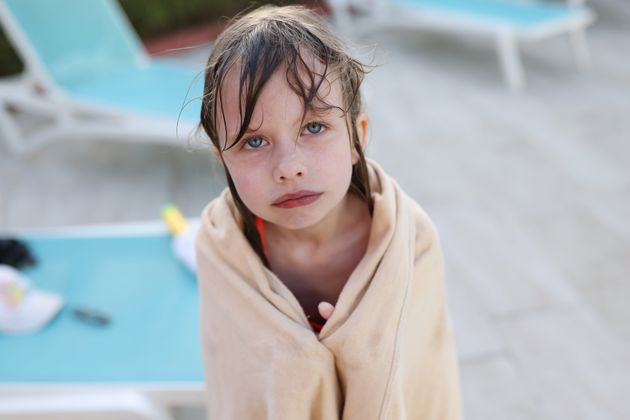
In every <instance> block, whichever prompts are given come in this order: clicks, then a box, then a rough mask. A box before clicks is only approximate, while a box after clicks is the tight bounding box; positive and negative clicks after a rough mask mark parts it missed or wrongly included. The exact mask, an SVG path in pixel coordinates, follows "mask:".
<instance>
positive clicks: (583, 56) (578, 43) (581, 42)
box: [569, 28, 592, 69]
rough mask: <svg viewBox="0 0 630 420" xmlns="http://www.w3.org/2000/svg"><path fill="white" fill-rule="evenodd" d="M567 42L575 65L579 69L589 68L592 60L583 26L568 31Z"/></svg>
mask: <svg viewBox="0 0 630 420" xmlns="http://www.w3.org/2000/svg"><path fill="white" fill-rule="evenodd" d="M569 43H570V44H571V50H572V51H573V58H574V60H575V65H576V66H578V68H580V69H587V68H589V67H590V66H591V63H592V60H591V53H590V51H589V48H588V42H587V41H586V31H584V28H580V29H574V30H572V31H571V32H569Z"/></svg>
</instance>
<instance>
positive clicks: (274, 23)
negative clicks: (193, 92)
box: [201, 6, 373, 265]
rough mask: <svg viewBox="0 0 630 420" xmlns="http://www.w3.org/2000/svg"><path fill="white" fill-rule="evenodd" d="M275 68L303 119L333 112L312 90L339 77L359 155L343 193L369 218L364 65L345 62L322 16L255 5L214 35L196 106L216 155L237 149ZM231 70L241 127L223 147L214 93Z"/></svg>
mask: <svg viewBox="0 0 630 420" xmlns="http://www.w3.org/2000/svg"><path fill="white" fill-rule="evenodd" d="M309 59H310V60H311V61H312V60H313V59H314V60H316V61H317V62H319V63H321V66H314V65H309V64H308V60H309ZM315 67H317V68H315ZM281 68H282V69H286V80H287V83H288V84H289V86H290V87H291V89H292V90H293V91H294V92H295V93H296V95H298V96H299V97H300V98H301V99H302V102H303V104H304V110H303V114H302V118H303V119H304V118H305V116H306V113H307V111H308V110H309V109H314V108H318V109H330V108H333V106H332V105H329V104H327V103H326V102H325V101H324V100H323V99H322V98H321V96H320V92H319V91H320V88H321V87H322V84H324V83H331V79H330V77H331V76H332V77H337V78H338V80H339V82H340V83H339V85H340V86H341V91H342V92H341V93H342V98H343V109H340V111H341V112H342V113H343V115H345V117H346V126H347V128H348V134H349V136H350V139H351V140H352V145H353V147H354V149H355V151H356V153H357V154H358V156H359V159H358V161H357V163H355V164H354V165H353V167H352V178H351V181H350V188H349V191H350V192H352V193H354V194H356V195H357V196H358V197H359V198H361V199H362V200H363V201H365V202H366V204H367V206H368V209H369V211H370V213H372V208H373V203H372V197H371V191H370V184H369V180H368V171H367V164H366V162H365V156H364V154H363V150H362V147H361V142H360V140H359V136H358V133H357V129H356V121H357V118H358V116H359V114H360V112H361V107H362V104H361V95H360V92H359V87H360V86H361V82H362V81H363V78H364V76H365V73H366V67H365V66H364V65H363V64H362V63H360V62H359V61H357V60H356V59H354V58H353V57H352V55H351V54H350V52H349V50H348V47H347V46H346V45H345V43H344V42H343V41H341V39H340V38H339V37H338V36H337V35H335V34H334V32H333V31H332V30H331V29H330V28H329V26H328V24H327V23H326V22H325V21H324V20H323V19H322V18H320V17H319V16H317V15H316V14H315V13H314V12H312V11H310V10H308V9H306V8H304V7H302V6H285V7H274V6H264V7H261V8H259V9H256V10H254V11H251V12H249V13H247V14H244V15H242V16H237V17H236V18H235V20H234V21H233V22H232V23H231V24H230V26H229V27H228V28H227V29H226V30H225V31H224V32H223V33H222V34H221V35H220V36H219V38H218V39H217V40H216V42H215V45H214V48H213V50H212V53H211V54H210V57H209V59H208V63H207V66H206V69H205V85H204V92H203V98H202V104H201V126H202V127H203V129H204V131H205V133H206V134H207V135H208V137H209V138H210V140H211V141H212V143H213V144H214V146H215V147H216V148H217V149H218V150H219V152H220V153H222V152H223V151H225V150H228V149H229V148H231V147H233V146H234V145H235V144H237V143H238V142H239V141H240V140H241V139H242V138H243V136H244V134H245V132H246V130H247V128H248V127H249V124H250V121H251V118H252V115H253V112H254V108H255V107H256V103H257V101H258V98H259V96H260V94H261V92H262V90H263V88H264V87H265V84H266V83H267V82H268V81H269V79H270V78H271V76H272V75H273V74H274V73H275V72H276V71H278V70H279V69H281ZM236 69H239V70H240V78H239V82H240V87H239V98H241V107H240V116H241V126H240V128H239V131H238V134H237V136H236V138H235V139H234V141H233V142H231V143H230V142H229V139H228V133H227V128H226V124H225V110H224V109H223V105H222V104H221V95H222V86H223V83H224V81H225V78H226V76H227V74H228V73H229V72H230V71H235V70H236ZM321 69H323V71H322V70H321ZM219 119H221V121H223V123H224V124H223V126H224V128H225V130H226V131H225V132H224V133H223V134H224V136H225V138H226V143H225V145H223V146H221V144H220V142H219V135H218V132H217V130H218V124H217V122H218V121H219ZM223 166H224V168H225V175H226V178H227V183H228V186H229V188H230V192H231V193H232V196H233V198H234V202H235V204H236V207H237V208H238V210H239V213H240V214H241V216H242V219H243V231H244V234H245V236H246V238H247V239H248V241H249V243H250V244H251V245H252V247H253V248H254V250H255V251H256V252H257V253H258V255H259V256H260V257H261V259H262V260H263V262H264V263H265V264H266V265H268V261H267V259H266V257H265V255H264V253H263V250H262V243H261V239H260V236H259V234H258V230H257V229H256V224H255V219H254V215H253V214H252V212H251V211H250V210H249V209H248V208H247V207H246V206H245V204H244V203H243V201H242V200H241V198H240V197H239V195H238V192H237V191H236V188H235V186H234V182H233V181H232V177H231V176H230V173H229V171H228V169H227V167H226V166H225V165H223Z"/></svg>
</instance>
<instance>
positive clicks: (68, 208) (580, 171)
mask: <svg viewBox="0 0 630 420" xmlns="http://www.w3.org/2000/svg"><path fill="white" fill-rule="evenodd" d="M593 3H594V4H593V5H592V6H593V7H594V8H595V10H596V12H597V14H598V16H599V20H598V22H597V23H596V24H595V25H594V26H593V27H592V28H591V29H590V30H589V31H588V40H589V43H590V46H591V52H592V55H593V66H592V68H591V69H589V70H587V71H579V70H577V69H576V68H575V66H574V64H573V62H572V57H571V54H570V50H569V48H568V46H567V42H566V39H562V38H559V39H554V40H548V41H545V42H541V43H538V44H532V45H528V46H526V47H525V48H524V49H523V61H524V65H525V70H526V76H527V82H528V84H527V86H526V88H525V89H524V90H523V91H522V92H519V93H513V92H510V91H509V90H508V89H507V88H506V87H505V86H504V84H503V83H502V79H501V73H500V69H499V66H498V63H497V59H496V57H495V52H494V48H493V44H492V42H491V41H490V40H487V39H467V40H462V39H461V38H457V37H448V36H437V35H434V34H430V33H424V32H423V33H420V32H412V31H406V32H404V33H402V32H401V33H389V34H386V35H383V34H380V35H374V36H372V37H371V38H370V40H369V42H370V43H371V44H374V45H375V46H376V48H375V50H374V53H373V54H372V53H370V52H369V49H368V48H364V49H361V51H362V54H365V56H366V57H367V56H373V57H374V63H375V64H378V67H376V68H375V69H374V71H373V72H372V73H371V74H370V75H369V76H368V78H367V81H366V83H365V91H364V94H365V97H366V100H367V110H368V113H369V115H370V117H371V122H372V128H371V133H370V138H369V142H368V147H367V154H368V156H370V157H373V158H374V159H376V160H378V161H379V162H380V163H381V164H382V165H383V166H384V168H385V169H386V170H387V171H388V172H389V173H390V174H392V175H393V176H394V177H395V178H396V179H397V180H398V181H399V183H400V184H401V186H402V187H403V188H404V189H405V190H406V191H407V192H408V193H409V194H410V195H411V196H412V197H414V198H415V199H416V200H417V201H418V202H419V203H420V204H421V205H422V206H423V207H424V208H425V209H426V210H427V212H428V213H429V214H430V215H431V217H432V218H433V219H434V221H435V223H436V224H437V227H438V230H439V231H440V234H441V238H442V243H443V247H444V251H445V258H446V266H447V267H446V268H447V287H448V294H449V300H450V308H451V314H452V319H453V324H454V327H455V333H456V340H457V346H458V353H459V357H460V362H461V373H462V389H463V397H464V410H465V415H466V419H468V420H494V419H497V420H504V419H509V420H521V419H523V420H543V419H545V420H546V419H572V420H582V419H583V420H593V419H624V418H630V399H629V398H628V397H627V390H628V389H629V388H630V305H628V304H627V301H628V298H630V222H629V221H628V217H629V215H630V165H629V162H630V43H628V40H630V10H628V9H630V7H629V6H628V5H625V4H622V3H623V2H621V1H617V0H605V1H604V0H602V1H601V2H600V3H597V4H596V3H595V2H593ZM206 55H207V48H201V49H196V50H192V51H188V52H187V53H186V54H185V57H184V58H185V59H186V60H188V61H190V62H191V63H195V64H199V65H201V64H202V63H203V61H204V59H205V56H206ZM223 186H224V181H223V174H222V171H221V169H220V168H219V167H218V166H217V165H216V164H214V163H213V161H212V160H211V157H210V154H209V152H208V151H207V150H203V151H195V152H189V151H186V150H184V149H183V148H176V147H166V146H155V145H146V144H138V145H132V144H126V143H121V142H98V143H90V142H85V143H80V142H59V143H56V144H54V145H51V146H49V147H47V148H45V149H43V150H41V151H39V152H37V153H36V154H35V155H33V156H31V157H29V158H26V159H17V158H15V157H12V156H11V155H10V154H9V153H8V152H7V150H6V148H5V146H4V144H2V143H0V229H20V228H29V229H33V228H44V227H56V226H66V225H83V224H99V223H113V222H131V221H141V220H148V219H157V218H158V217H159V211H160V208H161V206H162V205H163V204H164V203H166V202H173V203H176V204H177V205H178V206H180V208H181V209H182V210H183V212H184V213H185V214H186V215H187V216H193V217H195V216H198V215H199V213H200V212H201V210H202V208H203V206H204V205H205V204H206V203H207V202H208V201H209V200H210V199H211V198H212V197H214V196H216V194H217V193H218V192H219V191H220V190H221V189H222V188H223ZM180 417H182V418H191V419H192V418H196V417H201V414H200V413H196V414H195V413H183V414H181V415H180Z"/></svg>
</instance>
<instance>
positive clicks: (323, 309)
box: [317, 302, 335, 320]
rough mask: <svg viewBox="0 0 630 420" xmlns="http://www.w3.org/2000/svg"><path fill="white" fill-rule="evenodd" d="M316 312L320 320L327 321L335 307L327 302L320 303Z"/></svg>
mask: <svg viewBox="0 0 630 420" xmlns="http://www.w3.org/2000/svg"><path fill="white" fill-rule="evenodd" d="M317 310H318V311H319V314H320V315H321V316H322V318H324V319H326V320H327V319H328V318H330V315H332V313H333V311H334V310H335V307H334V306H333V305H331V304H330V303H328V302H320V303H319V305H317Z"/></svg>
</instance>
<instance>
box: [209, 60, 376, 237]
mask: <svg viewBox="0 0 630 420" xmlns="http://www.w3.org/2000/svg"><path fill="white" fill-rule="evenodd" d="M238 73H239V72H238V71H235V70H234V69H233V70H232V71H230V73H229V74H228V75H227V76H226V78H225V81H224V84H223V90H222V92H223V93H222V98H221V99H222V103H221V105H222V107H223V110H224V112H225V119H226V120H225V123H224V122H223V121H222V117H221V114H220V113H219V115H218V119H219V121H218V122H217V124H218V132H219V133H221V138H220V139H219V144H220V145H221V148H222V149H224V148H225V145H226V144H228V145H231V144H232V142H233V141H234V139H235V138H236V136H237V135H238V131H239V129H240V126H241V117H240V101H239V98H238V92H239V74H238ZM319 95H320V97H321V98H322V100H324V101H325V102H326V103H327V104H329V105H332V106H333V107H339V108H342V107H343V100H342V96H341V88H340V86H339V82H338V81H336V80H334V81H332V82H330V83H329V82H328V81H324V83H323V84H322V87H321V89H320V92H319ZM316 108H317V106H316ZM303 109H304V105H303V104H302V101H301V100H300V97H299V96H298V95H296V94H295V93H294V92H293V90H291V88H290V87H289V85H288V83H287V81H286V76H285V70H284V69H283V68H280V69H279V70H277V71H276V72H275V73H274V74H273V75H272V77H271V78H270V80H269V81H268V82H267V84H266V85H265V87H264V89H263V90H262V92H261V94H260V96H259V99H258V102H257V103H256V106H255V109H254V112H253V116H252V119H251V123H250V125H249V127H248V130H247V132H246V133H245V136H244V137H243V138H242V139H241V140H240V141H239V142H238V143H237V144H236V145H234V146H233V147H231V148H230V149H229V150H225V151H223V152H222V158H223V162H224V164H225V165H226V167H227V170H228V171H229V173H230V175H231V177H232V180H233V181H234V186H235V187H236V190H237V192H238V194H239V196H240V198H241V200H242V201H243V203H244V204H245V205H246V206H247V208H248V209H249V210H250V211H251V212H252V213H254V214H255V215H257V216H258V217H260V218H262V219H264V220H266V221H268V222H271V223H274V224H276V225H277V226H279V227H283V228H286V229H291V230H296V229H302V228H306V227H309V226H313V225H315V224H316V223H318V222H320V221H322V220H323V219H324V218H325V217H326V216H327V215H328V214H331V212H332V211H333V210H334V209H335V208H337V207H338V206H339V205H340V203H341V202H342V200H343V199H344V198H345V196H346V194H347V192H348V187H349V185H350V179H351V175H352V165H353V164H354V163H356V162H357V159H358V155H357V153H356V152H355V151H354V148H353V146H352V143H351V140H350V137H349V135H348V128H347V126H346V117H345V116H344V115H343V114H342V112H341V111H340V109H338V108H330V109H327V110H325V111H319V110H308V111H307V113H306V116H305V118H304V121H303V122H302V114H303ZM357 126H358V133H359V138H360V139H361V141H362V142H363V141H364V138H365V131H366V129H367V118H366V117H365V116H363V115H362V116H361V117H360V118H359V119H358V122H357ZM226 129H227V130H226ZM226 132H227V134H228V139H226V138H224V134H225V133H226Z"/></svg>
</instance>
